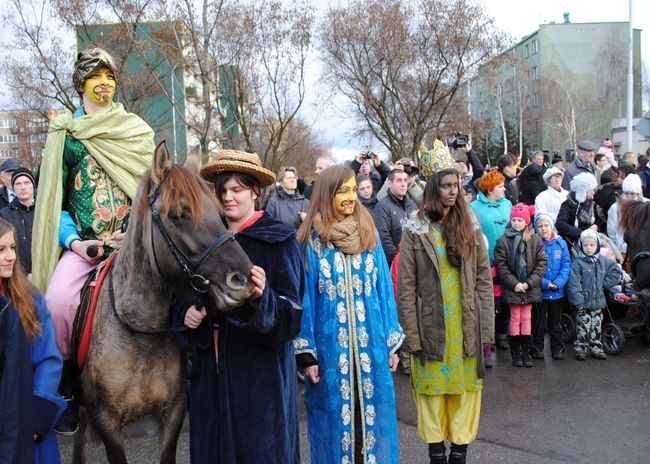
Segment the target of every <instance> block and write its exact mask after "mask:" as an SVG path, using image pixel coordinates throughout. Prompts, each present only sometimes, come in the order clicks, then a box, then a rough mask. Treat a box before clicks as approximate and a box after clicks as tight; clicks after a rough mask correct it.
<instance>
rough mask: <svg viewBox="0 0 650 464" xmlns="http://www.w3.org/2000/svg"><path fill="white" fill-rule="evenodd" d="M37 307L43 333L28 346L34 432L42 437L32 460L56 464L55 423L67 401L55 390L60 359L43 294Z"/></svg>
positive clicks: (58, 376) (57, 386)
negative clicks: (32, 393) (30, 362)
mask: <svg viewBox="0 0 650 464" xmlns="http://www.w3.org/2000/svg"><path fill="white" fill-rule="evenodd" d="M36 307H37V310H38V318H39V320H40V322H41V328H42V331H43V333H42V334H41V336H40V337H39V338H37V339H36V340H35V341H34V343H32V346H31V348H32V350H31V353H32V367H33V369H34V382H33V392H34V400H33V401H34V406H33V407H34V431H35V432H36V433H37V434H38V435H39V436H41V437H44V438H43V440H42V441H40V442H38V443H37V444H36V448H35V449H34V463H35V464H58V463H60V462H61V457H60V454H59V444H58V442H57V440H56V433H55V432H54V426H55V425H56V423H57V421H58V420H59V417H60V416H61V414H62V413H63V411H64V410H65V408H66V402H65V400H64V399H63V398H62V397H61V395H59V392H58V390H59V383H60V382H61V374H62V373H63V361H62V359H61V353H59V348H58V347H57V346H56V338H55V333H54V323H53V322H52V318H51V316H50V312H49V311H48V309H47V306H46V305H45V298H44V297H43V295H40V294H38V297H37V302H36Z"/></svg>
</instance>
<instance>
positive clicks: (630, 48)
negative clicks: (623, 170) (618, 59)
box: [627, 0, 634, 151]
mask: <svg viewBox="0 0 650 464" xmlns="http://www.w3.org/2000/svg"><path fill="white" fill-rule="evenodd" d="M628 3H629V5H630V12H629V19H628V21H629V22H628V44H627V151H633V150H632V116H633V114H632V110H633V106H634V98H633V97H634V95H633V93H634V75H633V65H634V62H633V55H634V29H632V0H628Z"/></svg>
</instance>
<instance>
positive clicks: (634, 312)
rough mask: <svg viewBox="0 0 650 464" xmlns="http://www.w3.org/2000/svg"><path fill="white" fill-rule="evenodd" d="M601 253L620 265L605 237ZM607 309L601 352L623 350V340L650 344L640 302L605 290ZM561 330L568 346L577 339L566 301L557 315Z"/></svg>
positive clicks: (645, 314)
mask: <svg viewBox="0 0 650 464" xmlns="http://www.w3.org/2000/svg"><path fill="white" fill-rule="evenodd" d="M599 235H600V240H601V250H602V251H601V252H603V253H604V254H605V255H606V256H608V257H610V258H612V259H614V260H616V262H618V263H619V264H620V263H622V261H623V257H622V255H621V253H620V252H619V250H618V249H617V248H616V246H615V245H614V244H613V242H612V241H611V240H610V238H609V237H607V236H606V235H604V234H599ZM571 253H572V256H573V257H575V256H577V253H579V251H578V250H576V248H575V247H573V248H572V249H571ZM605 299H606V300H607V306H606V307H605V309H604V310H603V326H602V342H603V350H604V351H605V353H607V354H611V355H616V354H619V353H620V352H621V351H622V350H623V346H624V345H625V339H626V337H632V336H637V335H641V337H642V338H643V339H644V341H645V342H646V343H650V339H649V338H648V331H647V327H646V321H647V320H648V311H650V308H649V307H648V306H647V305H645V304H643V303H641V302H639V301H633V300H630V301H625V302H622V301H618V300H617V299H615V297H614V296H613V295H612V294H611V293H610V292H609V291H605ZM560 330H561V332H562V338H563V341H564V342H565V343H571V342H573V340H574V339H575V336H576V320H575V312H574V311H573V309H572V308H570V306H569V304H568V302H567V303H565V305H564V307H563V308H562V314H561V315H560Z"/></svg>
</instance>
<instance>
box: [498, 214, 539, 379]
mask: <svg viewBox="0 0 650 464" xmlns="http://www.w3.org/2000/svg"><path fill="white" fill-rule="evenodd" d="M531 214H535V207H534V206H528V205H525V204H523V203H517V204H516V205H514V206H513V207H512V210H511V211H510V225H509V226H508V227H507V228H506V230H505V232H504V233H503V236H502V237H501V238H500V239H499V240H498V241H497V244H496V247H495V249H494V262H495V265H496V268H497V272H498V274H499V277H500V278H501V292H502V296H501V298H502V300H503V303H504V304H507V305H509V306H510V352H511V354H512V365H513V366H517V367H522V366H526V367H532V366H533V361H532V358H531V354H530V351H531V309H532V304H533V303H538V302H540V301H541V299H542V290H541V288H540V282H541V280H542V277H544V274H545V273H546V265H547V262H548V260H547V257H546V252H545V251H544V244H543V243H542V239H541V238H540V237H539V236H538V235H537V234H535V233H534V232H533V230H532V228H531V227H530V217H531Z"/></svg>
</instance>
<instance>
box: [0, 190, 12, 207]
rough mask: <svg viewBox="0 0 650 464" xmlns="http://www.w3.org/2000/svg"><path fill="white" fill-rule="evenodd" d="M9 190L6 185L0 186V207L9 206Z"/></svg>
mask: <svg viewBox="0 0 650 464" xmlns="http://www.w3.org/2000/svg"><path fill="white" fill-rule="evenodd" d="M9 203H10V201H9V192H8V191H7V187H0V209H1V208H6V207H7V206H9Z"/></svg>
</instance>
